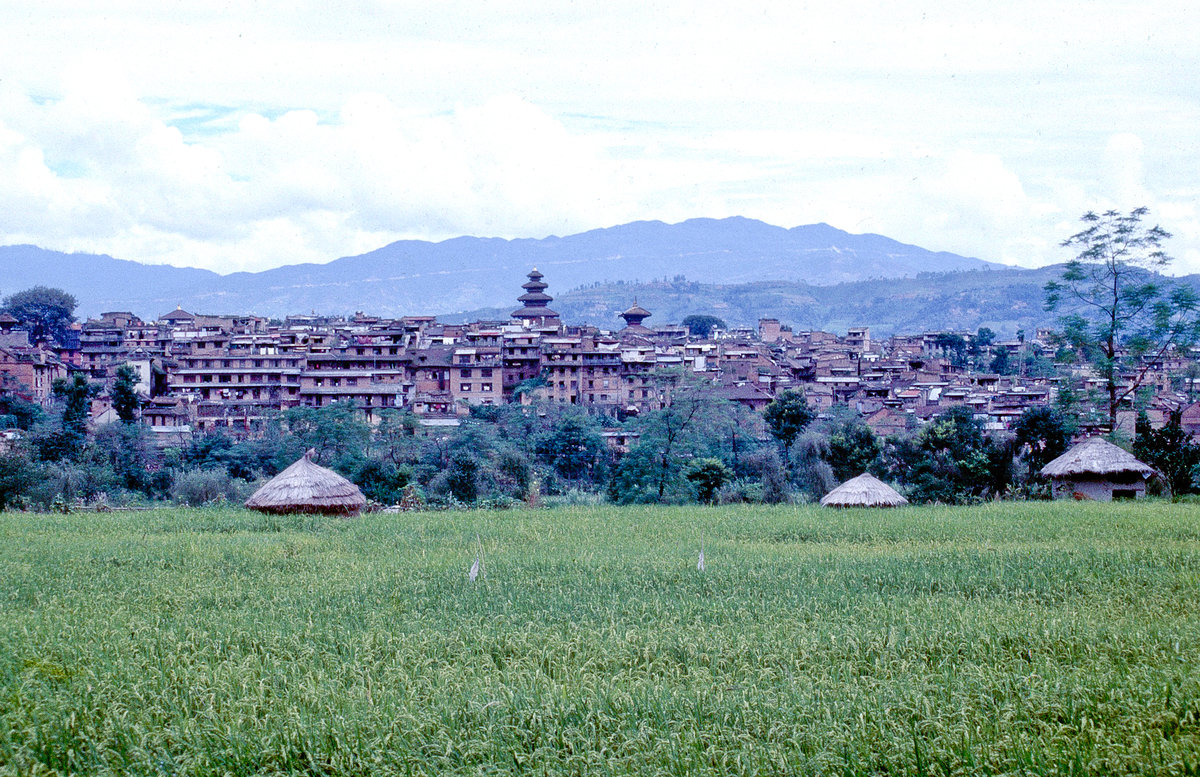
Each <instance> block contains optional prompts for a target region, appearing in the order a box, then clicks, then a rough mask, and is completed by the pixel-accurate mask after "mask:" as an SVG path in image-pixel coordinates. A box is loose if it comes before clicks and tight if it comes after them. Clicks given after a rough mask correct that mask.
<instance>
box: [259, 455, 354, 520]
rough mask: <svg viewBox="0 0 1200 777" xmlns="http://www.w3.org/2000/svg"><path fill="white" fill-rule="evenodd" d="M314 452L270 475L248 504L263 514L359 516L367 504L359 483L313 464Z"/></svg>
mask: <svg viewBox="0 0 1200 777" xmlns="http://www.w3.org/2000/svg"><path fill="white" fill-rule="evenodd" d="M312 455H313V451H312V450H310V451H309V452H308V453H306V454H304V456H303V457H302V458H301V459H300V460H299V461H297V462H296V463H295V464H293V465H292V466H290V467H288V468H287V469H285V470H284V471H283V472H280V473H279V474H278V475H276V476H275V477H273V478H271V479H270V480H269V481H267V483H266V484H265V485H264V486H263V487H262V488H260V489H258V490H257V491H255V492H254V496H252V497H250V498H249V499H247V500H246V507H249V508H250V509H252V510H258V511H259V512H264V513H322V514H325V515H357V514H358V511H359V510H361V509H362V508H363V506H364V505H366V503H367V500H366V497H364V496H363V494H362V491H359V490H358V486H356V485H354V484H353V483H351V482H350V481H349V480H346V479H345V478H344V477H342V476H341V475H339V474H338V473H336V472H334V471H333V470H329V469H325V468H324V467H320V466H317V465H316V464H313V463H312Z"/></svg>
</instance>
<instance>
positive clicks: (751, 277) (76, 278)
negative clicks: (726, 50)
mask: <svg viewBox="0 0 1200 777" xmlns="http://www.w3.org/2000/svg"><path fill="white" fill-rule="evenodd" d="M534 266H537V267H539V268H540V269H541V270H542V271H543V272H544V273H545V274H546V280H547V282H548V283H550V284H551V287H552V288H551V293H552V294H554V293H555V291H556V290H557V291H558V292H560V293H561V292H562V291H564V290H567V289H573V288H578V287H581V286H585V285H587V284H592V283H598V282H616V281H625V282H633V281H641V282H649V281H654V280H657V279H669V278H673V277H677V276H684V277H686V278H688V279H689V280H692V281H696V282H701V283H713V284H738V283H751V282H758V281H763V280H772V281H801V282H806V283H810V284H815V285H829V284H835V283H839V282H846V281H856V280H862V279H866V278H878V277H893V278H896V277H911V276H914V275H916V274H917V273H919V272H922V271H930V270H932V271H948V270H967V269H971V270H983V269H1002V268H1004V267H1005V265H1000V264H995V263H991V262H986V261H984V260H981V259H976V258H972V257H963V256H958V255H956V254H952V253H949V252H945V251H936V252H935V251H929V250H927V249H924V248H921V247H919V246H913V245H909V244H905V243H901V242H899V241H896V240H893V239H892V238H888V237H886V236H883V235H875V234H865V235H853V234H851V233H848V232H845V231H843V230H839V229H837V228H836V227H832V226H830V225H828V224H824V223H820V224H810V225H802V226H797V227H791V228H784V227H778V226H774V225H770V224H766V223H764V222H761V221H758V220H755V219H749V218H745V217H731V218H727V219H709V218H699V219H689V220H687V221H684V222H680V223H678V224H667V223H665V222H662V221H635V222H630V223H628V224H621V225H617V226H614V227H606V228H601V229H594V230H589V231H586V232H581V233H578V234H575V235H568V236H565V237H559V236H555V235H551V236H549V237H545V238H515V239H506V238H477V237H467V236H462V237H455V238H449V239H447V240H443V241H439V242H428V241H421V240H400V241H395V242H393V243H389V244H388V245H385V246H381V247H380V248H377V249H375V250H373V251H368V252H366V253H363V254H358V255H355V256H346V257H339V258H337V259H334V260H332V261H330V262H325V263H304V264H295V265H285V266H281V267H276V268H271V269H268V270H262V271H258V272H235V273H230V274H227V275H221V274H218V273H215V272H213V271H211V270H201V269H197V268H179V267H172V266H169V265H146V264H141V263H138V262H134V261H131V260H126V259H116V258H114V257H111V256H107V255H102V254H65V253H61V252H55V251H47V250H45V249H40V248H37V247H36V246H5V247H0V278H3V279H4V280H3V284H4V287H3V288H0V294H5V295H7V294H11V293H12V292H15V291H19V290H20V289H23V288H28V287H30V286H33V285H39V284H41V285H47V286H57V287H59V288H63V289H65V290H67V291H69V292H71V293H72V294H75V295H76V297H77V298H78V299H79V301H80V310H79V312H80V314H81V315H82V316H94V315H97V314H99V313H101V312H104V311H108V310H129V311H131V312H134V313H136V314H138V315H140V316H142V317H143V318H155V317H157V316H159V315H161V314H162V313H164V312H165V311H168V310H172V309H174V308H175V307H176V306H177V305H181V306H183V307H184V308H189V309H191V308H194V309H196V310H198V311H199V312H209V313H253V314H257V315H263V316H270V317H276V318H278V317H282V316H284V315H286V314H288V313H298V312H307V311H310V310H312V311H316V312H319V313H329V314H348V313H353V312H355V311H358V310H365V311H369V312H371V313H374V314H378V315H384V316H399V315H405V314H426V313H438V312H453V311H464V310H474V309H478V308H483V307H495V306H500V305H506V304H508V303H509V302H510V301H512V300H515V298H516V296H517V294H519V291H518V289H519V288H520V284H521V283H522V282H524V278H525V274H526V273H528V271H529V270H530V268H532V267H534Z"/></svg>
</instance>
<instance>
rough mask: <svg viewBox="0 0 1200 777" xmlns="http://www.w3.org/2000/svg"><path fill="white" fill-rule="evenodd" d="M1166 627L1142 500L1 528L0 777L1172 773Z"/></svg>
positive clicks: (209, 516) (1194, 721)
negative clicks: (481, 573)
mask: <svg viewBox="0 0 1200 777" xmlns="http://www.w3.org/2000/svg"><path fill="white" fill-rule="evenodd" d="M477 536H478V537H479V539H480V541H481V545H482V548H483V552H484V565H485V570H486V578H485V579H482V580H480V581H477V582H475V583H470V582H468V580H467V579H466V573H467V570H468V568H469V567H470V565H471V562H472V560H473V558H474V555H475V550H474V548H475V545H476V537H477ZM702 539H703V543H704V547H705V555H706V560H707V571H706V572H704V573H701V572H700V571H698V570H697V568H696V560H697V552H698V550H699V547H700V543H701V541H702ZM1198 605H1200V507H1197V506H1193V505H1172V504H1168V503H1150V504H1145V505H1140V504H1139V505H1133V504H1125V505H1101V504H1074V503H1073V504H1062V505H1048V504H1003V505H988V506H982V507H973V508H938V507H926V508H906V509H904V510H899V511H892V512H870V511H845V512H834V511H826V510H821V509H820V508H812V507H801V508H791V507H780V508H771V507H745V508H695V507H692V508H611V507H607V508H580V509H563V510H554V511H550V510H541V511H528V510H526V511H513V512H482V511H478V512H470V513H467V512H459V513H423V514H404V515H372V516H366V517H363V518H360V519H356V520H340V519H324V518H311V517H306V518H299V517H298V518H270V517H264V516H260V515H257V514H253V513H246V512H241V511H234V510H229V511H211V510H195V511H191V510H161V511H155V512H146V513H122V514H99V515H81V514H73V515H65V516H64V515H24V514H4V515H0V774H39V773H132V774H146V775H182V774H195V775H200V774H204V775H208V774H264V773H265V774H272V773H296V774H363V775H366V774H447V773H449V774H509V773H511V774H521V773H537V774H546V773H550V774H630V773H638V774H714V775H716V774H720V775H725V774H797V773H817V774H860V773H873V774H881V773H903V774H921V773H929V774H976V773H1006V774H1028V773H1059V774H1081V773H1084V774H1086V773H1093V774H1112V773H1127V772H1134V773H1163V774H1178V773H1187V772H1189V771H1194V770H1196V769H1197V768H1198V767H1200V606H1198Z"/></svg>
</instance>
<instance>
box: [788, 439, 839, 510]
mask: <svg viewBox="0 0 1200 777" xmlns="http://www.w3.org/2000/svg"><path fill="white" fill-rule="evenodd" d="M829 460H830V455H829V438H828V437H826V436H825V435H823V434H820V433H818V432H817V431H815V430H810V431H807V432H804V433H803V434H801V435H800V436H799V437H797V438H796V443H795V445H793V446H792V450H791V461H790V462H789V464H790V465H791V470H792V482H793V483H794V484H795V485H796V487H797V488H798V489H799V490H800V491H803V492H805V493H807V494H808V495H809V496H810V497H812V498H813V499H820V498H821V497H822V496H825V494H828V493H829V492H830V491H832V490H833V489H834V488H835V487H836V486H837V481H836V480H835V479H834V477H833V468H832V467H830V466H829Z"/></svg>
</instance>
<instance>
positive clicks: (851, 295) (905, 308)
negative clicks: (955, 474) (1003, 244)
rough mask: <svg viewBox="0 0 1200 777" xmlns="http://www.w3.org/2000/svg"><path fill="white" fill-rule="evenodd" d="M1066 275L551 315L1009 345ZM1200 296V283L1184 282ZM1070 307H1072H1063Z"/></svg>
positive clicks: (680, 294) (665, 290)
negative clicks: (962, 338) (633, 313)
mask: <svg viewBox="0 0 1200 777" xmlns="http://www.w3.org/2000/svg"><path fill="white" fill-rule="evenodd" d="M1062 270H1063V268H1062V266H1061V265H1059V266H1054V267H1043V268H1039V269H1036V270H1024V269H1016V268H1009V269H1005V270H968V271H963V272H948V273H921V274H919V275H917V276H916V277H913V278H895V279H888V280H867V281H857V282H853V283H839V284H834V285H831V286H817V285H814V284H808V283H798V282H793V281H761V282H758V283H746V284H704V283H695V282H692V281H665V282H664V281H659V282H654V283H604V284H594V285H592V286H589V287H585V288H580V289H575V290H572V291H568V292H566V293H564V294H562V295H560V296H558V297H557V298H556V299H555V300H554V302H553V303H552V307H553V308H554V309H555V310H556V311H558V312H559V313H560V314H561V315H562V316H563V319H564V320H565V321H567V322H568V323H580V324H582V323H589V324H594V325H596V326H599V327H601V328H605V329H618V328H620V327H621V326H623V325H624V322H623V321H622V320H621V319H620V318H619V316H620V314H621V312H622V311H624V310H626V309H628V308H629V306H630V305H631V304H632V303H633V301H634V300H635V299H636V300H637V302H638V304H639V305H641V306H642V307H644V308H646V309H647V310H649V311H650V312H651V313H653V315H652V316H651V317H650V318H649V319H648V320H647V321H646V326H649V327H654V326H655V325H663V324H668V323H679V322H680V321H682V320H683V319H684V317H686V316H688V315H690V314H693V313H699V314H709V315H715V316H718V317H720V318H721V319H723V320H724V321H725V322H726V323H727V324H729V325H730V326H756V325H757V324H758V320H759V319H760V318H777V319H779V321H780V322H781V323H783V324H785V325H788V326H791V327H792V328H793V329H796V330H804V329H819V330H824V331H827V332H836V333H838V334H845V332H846V330H847V329H848V328H849V327H853V326H869V327H871V334H872V336H874V337H886V336H888V335H891V334H895V333H901V332H921V331H935V332H937V331H972V332H973V331H977V330H978V329H979V328H980V327H985V326H986V327H988V328H990V329H992V330H993V331H995V332H997V333H998V334H999V335H1000V336H1001V337H1012V336H1014V335H1015V334H1016V332H1017V330H1020V329H1023V330H1025V331H1026V332H1029V333H1031V334H1032V333H1033V331H1034V330H1035V329H1036V328H1037V327H1039V326H1055V324H1056V323H1057V320H1058V317H1059V315H1060V313H1050V312H1047V311H1046V310H1045V309H1044V302H1045V295H1044V292H1043V288H1044V287H1045V285H1046V282H1047V281H1050V280H1053V279H1057V278H1059V277H1061V275H1062ZM1176 280H1179V281H1181V282H1184V283H1188V284H1190V285H1192V286H1193V288H1195V289H1196V290H1197V291H1198V292H1200V276H1195V275H1192V276H1186V277H1184V278H1179V279H1176ZM1064 304H1065V303H1064ZM507 315H508V309H507V308H492V309H481V310H475V311H470V312H467V313H463V314H458V315H449V316H442V317H441V319H442V320H444V321H446V322H448V323H453V322H456V321H469V320H474V319H491V318H505V317H507Z"/></svg>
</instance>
